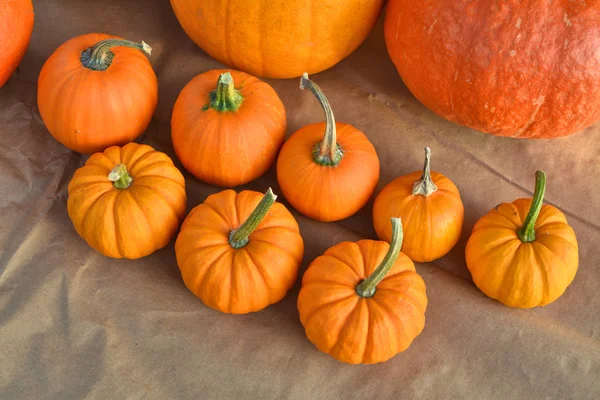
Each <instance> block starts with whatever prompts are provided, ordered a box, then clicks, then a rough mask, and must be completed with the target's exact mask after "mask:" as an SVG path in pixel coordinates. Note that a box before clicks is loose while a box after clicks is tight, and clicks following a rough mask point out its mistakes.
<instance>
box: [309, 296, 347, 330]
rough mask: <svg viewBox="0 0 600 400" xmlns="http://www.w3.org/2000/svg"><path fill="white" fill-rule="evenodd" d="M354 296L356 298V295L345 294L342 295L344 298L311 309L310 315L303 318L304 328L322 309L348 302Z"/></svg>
mask: <svg viewBox="0 0 600 400" xmlns="http://www.w3.org/2000/svg"><path fill="white" fill-rule="evenodd" d="M355 296H356V293H354V292H348V294H347V295H344V297H340V298H338V299H336V300H333V301H330V302H329V303H326V304H321V305H320V306H318V307H316V308H313V309H312V310H311V312H310V314H308V315H305V318H304V326H308V323H309V321H310V320H311V319H312V318H313V317H314V316H315V315H317V314H318V313H320V312H321V311H323V310H324V309H326V308H329V307H331V306H332V305H334V304H338V303H341V302H343V301H346V300H348V299H350V298H352V297H355ZM356 297H358V296H356Z"/></svg>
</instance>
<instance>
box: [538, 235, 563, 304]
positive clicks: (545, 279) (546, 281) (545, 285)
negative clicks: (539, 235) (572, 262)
mask: <svg viewBox="0 0 600 400" xmlns="http://www.w3.org/2000/svg"><path fill="white" fill-rule="evenodd" d="M533 243H537V244H538V245H540V246H541V247H545V248H546V249H547V250H548V252H549V254H550V255H551V256H554V257H556V255H555V254H554V252H553V251H552V250H550V249H549V248H548V247H546V246H544V245H543V244H542V243H540V242H538V241H537V240H536V241H534V242H533ZM534 247H535V245H534ZM533 254H534V258H535V261H536V263H537V264H534V265H537V266H539V267H540V268H535V269H536V270H539V271H540V272H539V274H540V275H541V277H542V290H541V294H542V295H541V298H540V299H539V300H538V301H536V303H537V305H543V304H545V303H546V300H547V299H548V292H549V290H550V276H549V275H548V271H547V270H546V268H545V264H544V260H543V258H542V256H541V254H538V252H537V251H535V249H534V251H533ZM556 258H557V259H559V260H560V261H561V262H562V264H563V265H561V267H566V263H565V262H564V261H563V260H562V258H560V257H556Z"/></svg>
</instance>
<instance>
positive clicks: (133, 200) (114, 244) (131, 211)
mask: <svg viewBox="0 0 600 400" xmlns="http://www.w3.org/2000/svg"><path fill="white" fill-rule="evenodd" d="M68 190H69V200H68V202H67V209H68V212H69V217H70V218H71V221H72V222H73V226H74V227H75V230H76V231H77V233H78V234H79V236H81V237H82V238H83V239H84V240H85V241H86V242H87V243H88V244H89V245H90V246H91V247H92V248H94V249H95V250H97V251H99V252H100V253H102V254H104V255H105V256H108V257H114V258H140V257H144V256H147V255H148V254H151V253H153V252H154V251H156V250H158V249H161V248H163V247H165V246H166V245H167V244H168V243H169V242H170V241H171V239H172V238H173V237H174V236H175V233H176V232H177V229H178V228H179V223H180V222H181V220H182V219H183V217H184V215H185V203H186V194H185V181H184V179H183V175H181V172H179V170H178V169H177V168H176V167H175V166H174V165H173V161H171V159H170V158H169V156H167V155H166V154H164V153H161V152H159V151H156V150H154V149H153V148H152V147H150V146H147V145H143V144H137V143H129V144H127V145H125V146H123V147H118V146H112V147H109V148H108V149H106V150H105V151H104V152H102V153H96V154H93V155H92V156H90V158H89V159H88V160H87V162H86V163H85V165H84V166H83V167H81V168H79V169H78V170H77V171H76V172H75V175H74V176H73V179H72V180H71V182H70V183H69V189H68Z"/></svg>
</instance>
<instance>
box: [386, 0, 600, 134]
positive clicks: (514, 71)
mask: <svg viewBox="0 0 600 400" xmlns="http://www.w3.org/2000/svg"><path fill="white" fill-rule="evenodd" d="M599 27H600V3H599V2H598V1H587V2H586V1H566V0H563V1H548V0H529V1H483V0H477V1H468V2H463V1H443V0H423V1H413V0H390V1H389V2H388V5H387V10H386V17H385V39H386V43H387V48H388V51H389V54H390V56H391V58H392V61H393V62H394V64H395V65H396V68H397V69H398V72H399V73H400V76H402V79H403V80H404V83H405V84H406V86H407V87H408V88H409V89H410V91H411V92H412V94H413V95H414V96H415V97H416V98H417V99H418V100H419V101H420V102H421V103H423V104H424V105H425V106H426V107H428V108H430V109H431V110H433V111H434V112H435V113H437V114H438V115H440V116H441V117H443V118H446V119H448V120H450V121H453V122H456V123H458V124H461V125H466V126H469V127H471V128H474V129H477V130H480V131H483V132H488V133H491V134H494V135H499V136H510V137H516V138H553V137H558V136H565V135H569V134H571V133H573V132H577V131H580V130H582V129H584V128H586V127H588V126H590V125H591V124H593V123H594V122H595V121H598V120H600V28H599Z"/></svg>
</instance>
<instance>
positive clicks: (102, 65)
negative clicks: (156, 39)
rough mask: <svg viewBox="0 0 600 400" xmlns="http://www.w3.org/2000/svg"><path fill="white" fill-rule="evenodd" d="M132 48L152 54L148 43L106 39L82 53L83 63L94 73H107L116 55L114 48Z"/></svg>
mask: <svg viewBox="0 0 600 400" xmlns="http://www.w3.org/2000/svg"><path fill="white" fill-rule="evenodd" d="M119 46H121V47H131V48H133V49H138V50H140V51H143V52H144V53H146V54H148V55H150V54H152V47H150V45H148V43H146V42H144V41H142V43H134V42H130V41H129V40H123V39H106V40H102V41H100V42H98V43H96V44H95V45H93V46H92V47H88V48H87V49H85V50H84V51H83V52H82V53H81V57H80V58H79V59H80V60H81V63H82V64H83V66H84V67H86V68H89V69H91V70H94V71H105V70H106V69H107V68H108V67H110V64H111V63H112V60H113V57H114V56H115V53H113V52H112V51H110V49H112V48H113V47H119Z"/></svg>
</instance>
